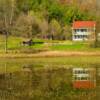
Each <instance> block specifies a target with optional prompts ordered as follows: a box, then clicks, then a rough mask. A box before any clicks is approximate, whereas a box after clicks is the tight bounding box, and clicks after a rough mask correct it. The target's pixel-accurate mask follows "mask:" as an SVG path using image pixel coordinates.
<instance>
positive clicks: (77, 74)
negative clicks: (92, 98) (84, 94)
mask: <svg viewBox="0 0 100 100" xmlns="http://www.w3.org/2000/svg"><path fill="white" fill-rule="evenodd" d="M73 87H74V88H85V89H87V88H95V87H96V68H73Z"/></svg>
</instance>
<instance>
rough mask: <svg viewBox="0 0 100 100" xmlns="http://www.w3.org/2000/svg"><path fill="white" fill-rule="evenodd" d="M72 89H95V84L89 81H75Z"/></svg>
mask: <svg viewBox="0 0 100 100" xmlns="http://www.w3.org/2000/svg"><path fill="white" fill-rule="evenodd" d="M73 87H74V88H79V89H80V88H84V89H88V88H95V87H96V83H95V82H91V81H75V82H74V83H73Z"/></svg>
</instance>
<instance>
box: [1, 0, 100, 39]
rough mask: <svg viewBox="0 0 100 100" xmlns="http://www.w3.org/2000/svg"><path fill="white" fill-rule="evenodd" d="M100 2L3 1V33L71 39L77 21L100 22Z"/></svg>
mask: <svg viewBox="0 0 100 100" xmlns="http://www.w3.org/2000/svg"><path fill="white" fill-rule="evenodd" d="M99 5H100V0H70V1H69V0H0V33H1V34H7V35H14V36H22V37H28V38H30V37H41V38H48V39H61V40H62V39H63V40H64V39H70V38H71V24H72V22H73V21H74V20H96V21H99V20H100V17H99V15H100V13H99V10H100V6H99Z"/></svg>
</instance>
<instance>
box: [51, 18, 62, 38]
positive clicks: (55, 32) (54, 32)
mask: <svg viewBox="0 0 100 100" xmlns="http://www.w3.org/2000/svg"><path fill="white" fill-rule="evenodd" d="M49 31H50V35H51V37H52V39H59V38H60V36H61V25H60V24H59V22H58V21H57V20H56V19H52V21H51V22H50V28H49Z"/></svg>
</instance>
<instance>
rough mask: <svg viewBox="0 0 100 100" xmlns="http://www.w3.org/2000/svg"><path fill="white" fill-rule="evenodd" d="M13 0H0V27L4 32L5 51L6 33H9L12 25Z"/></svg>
mask: <svg viewBox="0 0 100 100" xmlns="http://www.w3.org/2000/svg"><path fill="white" fill-rule="evenodd" d="M15 5H16V2H15V0H0V23H1V25H0V29H1V32H2V33H3V34H5V36H6V38H5V52H6V53H7V43H8V42H7V40H8V35H9V34H10V33H11V30H12V26H13V25H14V20H15V12H16V10H15V9H16V6H15Z"/></svg>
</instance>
